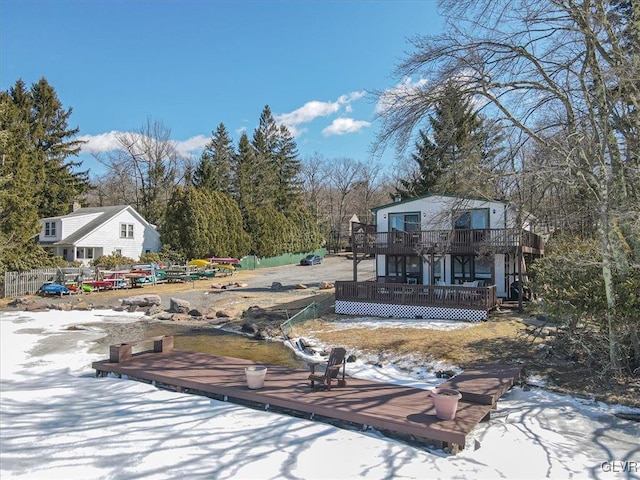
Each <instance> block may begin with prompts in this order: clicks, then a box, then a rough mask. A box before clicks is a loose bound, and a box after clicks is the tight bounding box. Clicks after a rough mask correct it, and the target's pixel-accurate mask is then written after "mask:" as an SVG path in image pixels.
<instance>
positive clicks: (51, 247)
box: [38, 204, 161, 265]
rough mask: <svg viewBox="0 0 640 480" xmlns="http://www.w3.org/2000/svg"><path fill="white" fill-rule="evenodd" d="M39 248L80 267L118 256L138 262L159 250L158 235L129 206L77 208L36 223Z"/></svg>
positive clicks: (153, 228) (74, 206) (75, 206)
mask: <svg viewBox="0 0 640 480" xmlns="http://www.w3.org/2000/svg"><path fill="white" fill-rule="evenodd" d="M40 224H41V226H42V229H41V231H40V234H39V237H38V240H39V242H40V245H41V246H42V247H43V248H45V249H46V250H48V251H50V252H51V253H52V254H53V255H57V256H61V257H62V258H64V259H65V260H67V261H69V262H73V261H76V260H77V261H80V262H82V263H83V264H84V265H89V263H90V262H91V261H92V260H93V259H94V258H98V257H99V256H101V255H112V254H117V253H119V254H121V255H122V256H125V257H130V258H133V259H138V258H139V257H140V255H141V254H143V253H148V252H157V251H158V250H160V247H161V242H160V234H159V233H158V231H157V230H156V229H155V227H154V226H153V225H151V224H149V223H148V222H147V221H146V220H145V219H144V218H142V216H141V215H140V214H139V213H138V212H136V210H135V209H134V208H133V207H131V206H129V205H117V206H110V207H88V208H81V207H80V205H79V204H74V205H73V206H72V208H71V211H70V213H68V214H67V215H62V216H58V217H49V218H43V219H40Z"/></svg>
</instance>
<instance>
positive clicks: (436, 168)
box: [397, 81, 500, 198]
mask: <svg viewBox="0 0 640 480" xmlns="http://www.w3.org/2000/svg"><path fill="white" fill-rule="evenodd" d="M429 125H430V129H429V132H428V133H427V132H424V131H422V130H421V131H420V132H419V135H420V138H419V139H418V141H417V142H416V145H415V148H416V150H415V152H414V153H412V155H411V158H412V160H413V161H415V162H416V163H417V165H418V168H417V171H416V176H415V177H414V178H412V179H407V180H401V182H400V184H401V187H400V188H398V189H397V194H399V195H400V196H401V197H402V198H407V197H411V196H418V195H425V194H430V193H441V194H451V195H467V196H468V195H470V194H472V195H474V196H483V195H486V196H493V193H492V192H493V191H494V189H493V188H492V186H491V185H490V184H489V183H488V182H487V172H488V171H490V170H491V169H492V168H493V160H494V159H495V157H496V156H497V155H498V153H499V151H500V150H499V148H498V147H497V143H499V140H500V134H499V131H495V129H494V128H489V127H487V126H486V125H485V121H484V119H483V118H482V117H481V116H480V115H479V114H477V113H476V112H474V110H473V106H472V103H471V100H470V99H469V98H468V97H466V96H465V94H464V92H462V90H461V89H460V87H459V86H458V85H457V84H456V83H455V82H454V81H449V82H447V83H446V84H445V85H444V86H443V90H442V94H441V97H440V101H439V102H437V104H436V106H435V108H434V114H433V115H431V116H429Z"/></svg>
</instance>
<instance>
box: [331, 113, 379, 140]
mask: <svg viewBox="0 0 640 480" xmlns="http://www.w3.org/2000/svg"><path fill="white" fill-rule="evenodd" d="M370 125H371V122H366V121H364V120H354V119H353V118H336V119H335V120H334V121H333V122H332V123H331V125H329V126H328V127H326V128H324V129H323V130H322V134H323V135H324V136H325V137H329V136H331V135H344V134H345V133H354V132H358V131H360V130H362V129H363V128H365V127H368V126H370Z"/></svg>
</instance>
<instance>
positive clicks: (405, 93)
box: [375, 77, 427, 115]
mask: <svg viewBox="0 0 640 480" xmlns="http://www.w3.org/2000/svg"><path fill="white" fill-rule="evenodd" d="M426 86H427V80H426V79H424V78H421V79H419V80H418V81H417V82H413V80H412V79H411V77H405V78H403V79H402V81H401V82H400V83H398V84H397V85H396V86H395V87H393V88H390V89H388V90H385V91H384V92H383V94H382V95H380V98H379V99H378V103H376V108H375V112H376V113H377V114H382V115H384V114H385V113H387V112H388V111H389V110H391V109H393V106H394V105H395V104H396V102H397V101H398V100H401V99H406V98H407V97H410V96H412V95H415V94H416V93H418V92H420V91H421V90H423V89H424V88H425V87H426Z"/></svg>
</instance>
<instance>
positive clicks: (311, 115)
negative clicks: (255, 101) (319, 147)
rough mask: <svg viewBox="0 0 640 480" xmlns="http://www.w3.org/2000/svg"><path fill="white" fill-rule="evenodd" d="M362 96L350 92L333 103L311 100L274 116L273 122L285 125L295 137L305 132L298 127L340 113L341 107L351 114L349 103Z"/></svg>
mask: <svg viewBox="0 0 640 480" xmlns="http://www.w3.org/2000/svg"><path fill="white" fill-rule="evenodd" d="M364 95H365V92H351V93H349V94H346V95H341V96H340V97H338V99H337V100H336V101H335V102H321V101H319V100H312V101H310V102H307V103H305V104H304V105H303V106H302V107H300V108H298V109H296V110H294V111H293V112H289V113H281V114H279V115H274V120H275V121H276V122H277V123H280V124H283V125H285V126H286V127H287V128H288V129H289V131H290V132H291V134H292V135H293V136H294V137H295V136H298V135H300V134H301V133H303V132H305V131H306V129H301V128H299V127H298V126H299V125H301V124H304V123H310V122H312V121H313V120H315V119H316V118H319V117H327V116H329V115H334V114H336V113H338V112H340V109H341V108H343V107H344V109H345V111H347V112H351V111H352V107H351V103H352V102H354V101H356V100H359V99H360V98H362V97H364Z"/></svg>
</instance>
